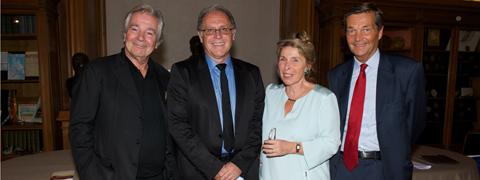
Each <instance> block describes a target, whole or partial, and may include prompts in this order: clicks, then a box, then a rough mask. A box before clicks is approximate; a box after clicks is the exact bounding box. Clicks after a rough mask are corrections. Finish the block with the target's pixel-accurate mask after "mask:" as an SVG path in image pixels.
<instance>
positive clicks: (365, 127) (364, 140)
mask: <svg viewBox="0 0 480 180" xmlns="http://www.w3.org/2000/svg"><path fill="white" fill-rule="evenodd" d="M379 62H380V53H379V51H378V49H377V51H376V52H375V53H374V54H373V56H372V57H370V59H368V60H367V62H366V63H365V64H367V65H368V66H367V68H366V69H365V75H366V76H367V81H366V87H365V101H364V102H363V115H362V126H361V129H360V137H359V138H358V150H359V151H380V147H379V146H378V137H377V116H376V114H375V113H376V112H377V111H376V110H375V108H376V103H375V101H376V100H377V88H376V87H377V74H378V64H379ZM361 64H362V63H361V62H360V61H358V60H357V59H356V58H355V61H354V65H353V73H352V80H351V81H350V94H349V96H348V108H347V116H346V120H345V129H344V131H343V139H342V142H343V143H342V147H341V149H342V151H343V146H344V145H345V137H346V135H347V129H348V118H349V117H350V104H351V103H352V97H353V90H354V89H355V83H356V82H357V79H358V75H359V74H360V65H361Z"/></svg>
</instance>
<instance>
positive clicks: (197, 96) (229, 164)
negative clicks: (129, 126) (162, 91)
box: [167, 5, 265, 180]
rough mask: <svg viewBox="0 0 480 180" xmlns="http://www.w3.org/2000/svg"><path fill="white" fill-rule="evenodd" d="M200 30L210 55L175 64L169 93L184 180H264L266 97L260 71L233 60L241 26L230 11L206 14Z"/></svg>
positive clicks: (170, 116)
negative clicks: (261, 169) (261, 173)
mask: <svg viewBox="0 0 480 180" xmlns="http://www.w3.org/2000/svg"><path fill="white" fill-rule="evenodd" d="M197 30H198V35H199V36H200V40H201V42H202V44H203V50H204V52H205V55H204V56H203V57H202V56H200V57H198V56H191V57H190V58H188V59H186V60H184V61H181V62H178V63H176V64H174V65H173V67H172V71H171V80H170V84H169V87H168V91H167V92H168V97H167V104H168V110H169V113H168V125H169V127H170V133H171V135H172V137H173V139H174V140H175V142H176V144H177V146H178V147H177V149H178V151H177V163H178V166H179V175H180V176H181V177H182V179H185V180H191V179H195V180H201V179H207V180H210V179H237V178H239V177H243V178H245V179H258V156H259V153H260V147H261V124H262V114H263V105H264V96H265V93H264V87H263V83H262V78H261V76H260V72H259V69H258V68H257V67H256V66H254V65H252V64H249V63H246V62H244V61H241V60H239V59H235V58H232V57H231V56H230V49H231V47H232V43H233V40H234V38H235V33H236V25H235V20H234V18H233V16H232V14H231V13H230V11H229V10H227V9H225V8H224V7H221V6H218V5H214V6H211V7H208V8H206V9H204V10H202V11H201V12H200V14H199V17H198V24H197ZM240 179H241V178H240Z"/></svg>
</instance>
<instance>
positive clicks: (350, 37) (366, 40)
mask: <svg viewBox="0 0 480 180" xmlns="http://www.w3.org/2000/svg"><path fill="white" fill-rule="evenodd" d="M346 23H347V29H346V32H345V33H346V36H347V43H348V47H349V48H350V51H352V53H353V54H354V55H355V57H356V58H357V59H358V60H359V61H360V62H362V63H365V62H366V61H367V60H368V59H369V58H370V57H372V56H373V54H374V53H375V51H376V50H377V48H378V41H379V40H380V39H381V38H382V34H383V27H380V29H379V27H377V26H376V25H375V13H373V12H365V13H359V14H352V15H350V16H348V17H347V20H346Z"/></svg>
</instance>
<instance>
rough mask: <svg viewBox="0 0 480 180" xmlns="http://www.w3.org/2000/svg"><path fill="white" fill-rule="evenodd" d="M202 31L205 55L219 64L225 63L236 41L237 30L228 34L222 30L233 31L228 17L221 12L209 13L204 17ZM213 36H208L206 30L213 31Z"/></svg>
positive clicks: (201, 37)
mask: <svg viewBox="0 0 480 180" xmlns="http://www.w3.org/2000/svg"><path fill="white" fill-rule="evenodd" d="M201 27H202V28H201V29H202V30H204V31H199V36H200V40H201V41H202V44H203V48H204V50H205V53H206V54H207V55H208V56H209V57H211V58H212V59H213V60H214V61H215V62H217V63H223V62H225V60H226V58H227V57H228V55H229V54H230V48H232V43H233V40H234V39H235V29H232V30H229V31H228V32H225V31H223V32H222V31H221V29H231V28H233V26H232V24H231V23H230V21H229V20H228V17H227V16H226V15H225V14H224V13H222V12H220V11H212V12H209V13H208V14H207V15H205V17H203V24H202V26H201ZM212 29H213V31H214V33H213V34H207V33H206V31H205V30H212Z"/></svg>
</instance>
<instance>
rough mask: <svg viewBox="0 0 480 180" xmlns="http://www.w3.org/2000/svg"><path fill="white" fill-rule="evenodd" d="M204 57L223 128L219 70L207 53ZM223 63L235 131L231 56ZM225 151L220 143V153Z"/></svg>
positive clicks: (233, 74)
mask: <svg viewBox="0 0 480 180" xmlns="http://www.w3.org/2000/svg"><path fill="white" fill-rule="evenodd" d="M205 59H206V61H207V64H208V69H209V71H210V77H211V78H212V83H213V89H214V90H215V98H216V99H217V107H218V115H219V116H220V125H221V126H222V128H223V111H222V86H221V85H220V70H219V69H218V68H217V67H216V65H217V63H216V62H215V61H214V60H213V59H212V58H210V57H209V56H208V55H205ZM225 64H227V67H226V68H225V73H226V74H227V79H228V92H229V93H230V106H231V108H232V120H233V131H234V133H235V105H236V102H237V101H236V99H237V91H236V88H235V73H234V71H233V64H232V58H231V57H230V56H228V57H227V60H226V61H225ZM226 153H227V151H226V150H225V148H224V144H223V143H222V154H226Z"/></svg>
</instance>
